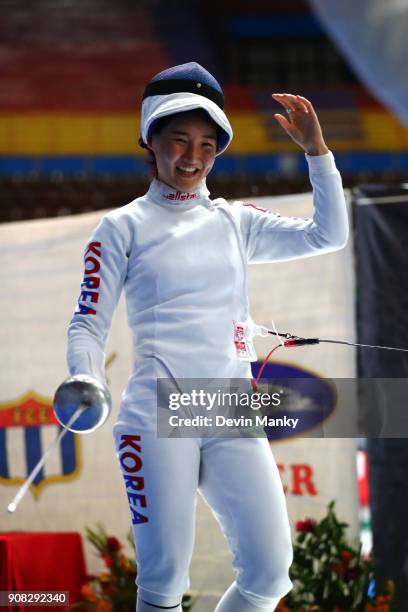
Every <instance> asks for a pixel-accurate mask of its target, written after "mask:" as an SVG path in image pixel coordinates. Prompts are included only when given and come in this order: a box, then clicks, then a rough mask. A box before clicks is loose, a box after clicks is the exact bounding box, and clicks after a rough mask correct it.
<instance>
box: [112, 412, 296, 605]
mask: <svg viewBox="0 0 408 612" xmlns="http://www.w3.org/2000/svg"><path fill="white" fill-rule="evenodd" d="M145 425H146V423H145ZM114 436H115V444H116V449H117V457H118V460H119V463H120V469H121V472H122V475H123V478H124V481H125V486H126V493H127V496H128V501H129V508H130V512H131V518H132V524H133V533H134V540H135V547H136V561H137V578H136V584H137V586H138V597H139V598H141V599H142V600H144V601H145V602H148V603H150V604H153V605H156V606H163V607H171V606H177V605H178V604H180V602H181V599H182V596H183V594H184V593H185V592H186V591H188V589H189V587H190V580H189V566H190V562H191V556H192V551H193V545H194V535H195V510H196V503H197V491H199V492H200V494H201V495H202V497H203V498H204V499H205V501H206V502H207V503H208V504H209V506H210V507H211V509H212V511H213V513H214V515H215V517H216V518H217V520H218V522H219V524H220V526H221V528H222V530H223V532H224V534H225V536H226V538H227V540H228V543H229V547H230V549H231V551H232V553H233V567H234V569H235V570H236V586H237V589H238V590H239V593H240V594H241V595H242V596H243V597H244V598H245V599H246V600H247V602H249V603H250V604H252V605H253V610H257V609H262V608H263V609H269V610H273V609H274V606H275V605H276V600H277V598H280V597H283V596H284V595H285V594H286V593H288V592H289V590H290V589H291V587H292V583H291V581H290V579H289V574H288V570H289V567H290V565H291V563H292V543H291V533H290V527H289V521H288V516H287V510H286V503H285V498H284V493H283V487H282V483H281V480H280V476H279V472H278V468H277V466H276V463H275V460H274V457H273V455H272V451H271V449H270V446H269V443H268V441H267V439H266V437H264V438H158V437H157V433H156V431H155V430H153V429H152V428H151V427H148V426H143V425H142V426H141V427H138V428H137V429H135V428H130V427H125V426H124V425H121V426H115V428H114ZM153 609H154V608H152V610H153ZM175 609H176V610H177V608H175ZM220 609H222V608H220ZM248 609H249V608H248ZM251 609H252V608H251Z"/></svg>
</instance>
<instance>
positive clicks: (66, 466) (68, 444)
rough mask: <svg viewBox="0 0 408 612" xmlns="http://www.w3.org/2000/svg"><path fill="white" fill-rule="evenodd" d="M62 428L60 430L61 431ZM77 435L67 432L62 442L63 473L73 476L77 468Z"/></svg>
mask: <svg viewBox="0 0 408 612" xmlns="http://www.w3.org/2000/svg"><path fill="white" fill-rule="evenodd" d="M61 429H62V427H60V428H59V430H60V431H61ZM74 436H75V434H74V433H73V432H72V431H67V433H66V434H65V435H64V437H63V438H62V440H61V459H62V473H63V474H64V475H65V474H71V473H72V472H74V471H75V468H76V456H75V438H74Z"/></svg>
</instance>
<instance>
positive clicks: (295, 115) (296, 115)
mask: <svg viewBox="0 0 408 612" xmlns="http://www.w3.org/2000/svg"><path fill="white" fill-rule="evenodd" d="M272 98H273V99H274V100H276V102H279V104H282V106H283V107H284V109H285V111H286V113H287V114H286V116H284V115H280V114H279V113H275V115H274V117H275V119H276V120H277V121H278V123H280V125H281V126H282V127H283V129H284V130H285V131H286V132H287V133H288V134H289V136H290V137H291V138H292V140H294V141H295V142H296V143H297V144H298V145H300V146H301V147H302V149H304V151H306V153H307V154H308V155H324V154H325V153H328V152H329V149H328V148H327V146H326V143H325V142H324V138H323V134H322V128H321V127H320V123H319V119H318V117H317V115H316V112H315V110H314V108H313V105H312V103H311V102H310V101H309V100H307V99H306V98H304V97H303V96H294V95H292V94H272Z"/></svg>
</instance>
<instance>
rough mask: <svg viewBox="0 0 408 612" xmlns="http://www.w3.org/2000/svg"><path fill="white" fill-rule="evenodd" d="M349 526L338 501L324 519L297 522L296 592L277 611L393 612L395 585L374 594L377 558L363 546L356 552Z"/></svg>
mask: <svg viewBox="0 0 408 612" xmlns="http://www.w3.org/2000/svg"><path fill="white" fill-rule="evenodd" d="M346 528H347V524H346V523H341V522H339V520H338V519H337V517H336V514H335V512H334V501H332V502H331V503H330V504H329V505H328V512H327V515H326V516H325V517H324V518H323V519H322V520H321V521H319V522H317V521H315V520H313V519H311V518H307V519H305V520H303V521H297V523H296V531H297V536H296V540H295V543H294V547H293V548H294V558H293V563H292V566H291V568H290V577H291V580H292V582H293V589H292V590H291V591H290V592H289V593H288V595H286V596H285V597H284V598H283V599H282V600H281V601H280V602H279V604H278V607H277V608H276V611H277V612H389V610H390V605H391V602H392V600H393V596H394V585H393V583H392V581H388V582H387V583H386V587H385V588H386V592H385V593H381V594H376V595H375V596H370V595H369V588H368V587H369V585H370V583H372V582H373V574H374V565H373V560H372V558H364V557H363V556H362V555H361V545H360V546H359V547H358V548H354V547H353V546H352V545H351V544H349V543H348V542H347V541H346V537H345V531H346Z"/></svg>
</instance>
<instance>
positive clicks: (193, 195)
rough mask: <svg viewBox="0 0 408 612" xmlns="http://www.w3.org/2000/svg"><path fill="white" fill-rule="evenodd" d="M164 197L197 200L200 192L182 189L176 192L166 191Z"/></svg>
mask: <svg viewBox="0 0 408 612" xmlns="http://www.w3.org/2000/svg"><path fill="white" fill-rule="evenodd" d="M164 197H165V198H166V199H167V200H178V201H182V200H196V199H197V198H198V193H182V192H181V191H176V193H166V194H165V196H164Z"/></svg>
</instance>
